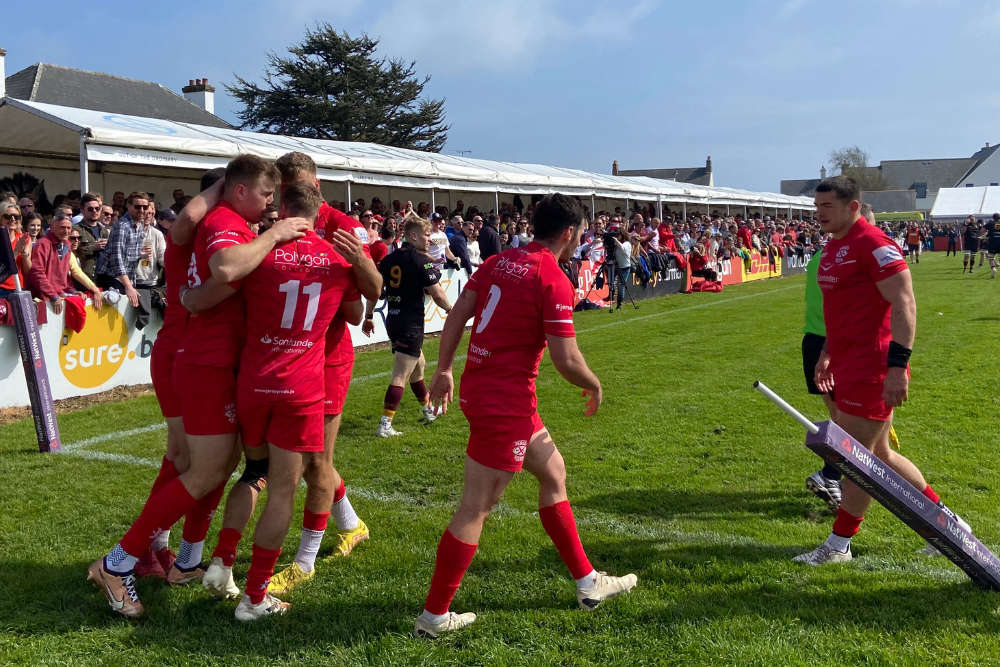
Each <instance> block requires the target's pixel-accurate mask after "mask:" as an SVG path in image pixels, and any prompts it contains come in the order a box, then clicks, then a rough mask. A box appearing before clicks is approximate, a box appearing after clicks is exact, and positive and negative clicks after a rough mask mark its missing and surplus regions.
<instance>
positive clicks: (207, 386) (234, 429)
mask: <svg viewBox="0 0 1000 667" xmlns="http://www.w3.org/2000/svg"><path fill="white" fill-rule="evenodd" d="M174 389H175V391H177V393H178V394H179V395H180V397H181V416H182V417H183V418H184V432H185V433H187V434H188V435H228V434H233V433H238V432H239V427H238V426H237V425H236V373H235V371H234V370H233V369H232V368H225V367H222V366H200V365H194V364H185V363H183V362H182V363H179V364H177V365H175V366H174Z"/></svg>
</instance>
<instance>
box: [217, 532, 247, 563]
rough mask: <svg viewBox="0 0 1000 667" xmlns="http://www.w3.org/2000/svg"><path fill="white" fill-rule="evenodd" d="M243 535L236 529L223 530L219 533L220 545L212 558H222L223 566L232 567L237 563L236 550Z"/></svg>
mask: <svg viewBox="0 0 1000 667" xmlns="http://www.w3.org/2000/svg"><path fill="white" fill-rule="evenodd" d="M241 537H243V533H241V532H240V531H238V530H236V529H235V528H223V529H222V530H220V531H219V543H218V544H216V545H215V551H213V552H212V558H221V559H222V564H223V565H225V566H226V567H232V566H233V563H235V562H236V548H237V547H238V546H239V545H240V538H241Z"/></svg>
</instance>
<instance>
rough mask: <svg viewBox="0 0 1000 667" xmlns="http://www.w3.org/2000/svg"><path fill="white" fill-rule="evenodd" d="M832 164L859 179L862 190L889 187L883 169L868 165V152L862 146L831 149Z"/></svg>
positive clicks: (842, 171) (844, 173)
mask: <svg viewBox="0 0 1000 667" xmlns="http://www.w3.org/2000/svg"><path fill="white" fill-rule="evenodd" d="M830 164H832V165H833V166H834V168H835V169H837V170H838V171H839V172H840V173H841V174H842V175H844V176H850V177H851V178H853V179H854V180H855V181H857V182H858V185H859V186H861V189H862V190H868V191H872V190H885V189H886V188H887V187H888V183H886V180H885V178H883V177H882V171H881V170H880V169H879V168H878V167H869V166H868V153H867V152H866V151H865V150H864V149H862V148H861V147H860V146H845V147H844V148H839V149H837V150H835V151H831V152H830Z"/></svg>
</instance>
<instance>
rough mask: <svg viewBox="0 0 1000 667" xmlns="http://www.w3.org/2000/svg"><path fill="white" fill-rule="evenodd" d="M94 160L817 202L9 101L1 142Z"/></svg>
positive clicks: (515, 188) (502, 187) (519, 189)
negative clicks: (307, 161)
mask: <svg viewBox="0 0 1000 667" xmlns="http://www.w3.org/2000/svg"><path fill="white" fill-rule="evenodd" d="M80 137H84V139H85V141H86V144H87V155H88V158H89V159H90V160H95V161H103V162H125V163H134V164H146V165H157V166H167V167H179V168H190V169H206V168H210V167H216V166H222V165H224V164H225V163H226V162H228V161H229V160H230V159H231V158H233V157H235V156H237V155H240V154H241V153H253V154H256V155H260V156H262V157H265V158H271V159H274V158H277V157H278V156H280V155H282V154H284V153H287V152H288V151H293V150H295V151H301V152H303V153H306V154H308V155H309V156H310V157H312V158H313V160H315V162H316V165H317V167H318V168H319V177H320V178H321V179H323V180H329V181H347V180H350V181H352V182H356V183H365V184H372V185H383V186H391V187H411V188H430V187H434V188H438V189H443V190H448V189H451V190H474V191H500V192H509V193H518V194H545V193H548V192H556V191H559V192H564V193H566V194H575V195H584V196H586V195H595V196H598V197H612V198H617V199H624V198H626V197H627V198H629V199H637V200H645V201H656V200H657V198H659V197H662V198H663V200H664V201H668V202H670V201H673V202H689V203H702V204H704V203H712V204H727V203H728V204H736V205H744V204H746V205H752V206H762V205H763V206H768V207H776V208H788V207H789V206H792V207H795V208H799V209H809V210H811V209H812V208H813V203H812V199H810V198H808V197H791V196H788V195H781V194H776V193H759V192H750V191H747V190H736V189H732V188H711V187H706V186H699V185H692V184H687V183H675V182H671V181H663V180H659V179H653V178H648V177H642V176H639V177H625V176H610V175H605V174H595V173H590V172H586V171H581V170H578V169H568V168H564V167H553V166H549V165H540V164H527V163H518V162H500V161H494V160H481V159H473V158H465V157H460V156H456V155H444V154H441V153H426V152H422V151H416V150H408V149H404V148H394V147H391V146H382V145H378V144H370V143H362V142H347V141H328V140H321V139H302V138H298V137H287V136H281V135H273V134H261V133H257V132H245V131H241V130H234V129H228V128H218V127H208V126H204V125H194V124H191V123H182V122H177V121H170V120H161V119H155V118H143V117H138V116H128V115H124V114H115V113H106V112H102V111H93V110H89V109H76V108H72V107H63V106H57V105H52V104H44V103H40V102H27V101H23V100H16V99H11V98H4V100H3V103H2V104H0V147H5V148H10V149H16V150H21V151H29V152H38V153H43V154H61V155H64V156H77V155H78V154H79V150H80Z"/></svg>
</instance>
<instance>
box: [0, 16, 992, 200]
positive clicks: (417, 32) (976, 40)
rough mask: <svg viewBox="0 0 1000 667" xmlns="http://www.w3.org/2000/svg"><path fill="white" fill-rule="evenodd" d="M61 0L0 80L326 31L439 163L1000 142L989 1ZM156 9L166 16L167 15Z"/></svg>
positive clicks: (788, 160) (814, 166) (168, 82)
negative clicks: (431, 128)
mask: <svg viewBox="0 0 1000 667" xmlns="http://www.w3.org/2000/svg"><path fill="white" fill-rule="evenodd" d="M138 7H139V6H138V5H136V4H135V3H131V2H121V1H119V0H109V1H107V2H100V3H94V4H93V5H90V6H89V7H88V8H87V9H86V13H85V15H82V16H81V15H79V12H80V9H81V5H80V4H79V3H75V2H74V3H70V2H64V1H63V0H54V1H51V2H48V3H46V5H45V11H44V13H43V14H39V13H38V6H37V5H32V4H31V3H24V2H22V3H16V4H14V5H13V6H11V7H7V8H6V9H5V19H6V20H5V22H4V23H5V26H6V28H7V30H5V31H4V33H3V36H2V37H0V47H4V48H6V49H7V51H8V56H7V73H8V74H11V73H13V72H15V71H17V70H19V69H21V68H23V67H26V66H28V65H30V64H32V63H35V62H39V61H42V62H49V63H55V64H60V65H67V66H72V67H79V68H81V69H89V70H98V71H103V72H108V73H112V74H117V75H120V76H128V77H135V78H139V79H146V80H151V81H156V82H158V83H161V84H163V85H164V86H166V87H168V88H171V89H173V90H177V91H179V89H180V88H181V87H182V86H183V85H185V84H186V83H187V80H188V79H192V78H200V77H208V78H209V80H210V81H211V82H213V83H214V84H216V86H217V89H218V92H217V93H216V113H218V114H219V115H220V116H222V117H223V118H226V119H227V120H230V121H235V120H236V115H235V111H236V106H235V105H234V103H233V101H232V100H231V99H230V98H229V97H228V96H227V95H226V93H225V91H224V89H223V88H222V86H221V85H219V84H220V83H226V82H232V81H233V75H234V73H235V74H239V75H241V76H244V77H248V78H256V77H259V75H260V73H261V72H262V71H263V66H264V63H265V58H266V54H267V52H268V51H276V52H279V53H284V52H285V50H286V48H287V47H288V46H289V45H290V44H292V43H294V42H296V41H298V40H299V39H300V38H301V36H302V34H303V31H304V29H305V27H306V26H311V25H314V24H315V23H316V22H320V21H328V22H330V23H331V24H332V25H334V26H335V27H337V28H338V29H343V30H347V31H348V32H349V33H351V34H360V33H362V32H367V33H368V34H369V35H371V36H373V37H378V38H380V39H381V40H382V43H381V47H380V48H381V49H382V51H383V53H384V54H385V55H389V56H394V57H402V58H405V59H412V60H416V62H417V71H418V72H419V73H421V74H430V75H431V76H432V80H431V82H430V84H429V86H428V88H427V89H426V92H427V93H428V94H429V95H430V96H432V97H444V98H446V105H445V109H446V112H447V121H448V123H449V124H450V125H451V130H450V132H449V139H448V144H447V146H446V148H445V152H446V153H457V152H459V151H471V153H470V155H471V156H472V157H481V158H490V159H501V160H514V161H520V162H540V163H546V164H554V165H560V166H568V167H575V168H580V169H588V170H591V171H599V172H608V171H609V170H610V167H611V161H612V160H613V159H617V160H618V161H619V164H620V165H621V166H622V168H623V169H638V168H654V167H685V166H697V165H700V164H703V163H704V160H705V156H706V155H708V154H711V156H712V162H713V166H714V168H715V179H716V184H717V185H724V186H730V187H744V188H750V189H754V190H768V191H777V190H778V187H779V181H780V179H782V178H809V177H814V176H818V172H819V168H820V165H821V164H823V163H824V161H826V159H827V157H828V155H829V153H830V151H831V150H832V149H834V148H839V147H842V146H846V145H853V144H858V145H860V146H861V147H862V148H864V149H865V150H867V151H868V153H869V154H870V155H871V157H872V159H873V161H874V162H876V163H877V161H878V160H881V159H905V158H920V157H961V156H968V155H971V154H972V153H973V152H974V151H975V150H977V149H978V148H979V147H981V146H982V145H983V144H984V142H987V141H988V142H990V143H991V144H992V143H995V142H997V141H1000V126H998V123H997V118H998V113H997V112H998V111H1000V89H998V87H997V85H996V84H997V78H998V74H997V72H996V67H995V64H996V63H997V62H998V61H1000V57H998V56H1000V40H997V38H996V36H997V34H1000V3H995V2H986V1H982V0H961V1H960V0H847V1H842V2H836V3H834V2H824V1H821V0H746V1H745V2H736V1H729V2H721V1H713V0H707V1H706V0H702V1H701V2H691V1H687V2H669V1H666V0H661V1H656V0H620V2H618V3H597V2H588V1H586V0H577V1H576V2H569V1H562V0H509V1H506V0H495V1H492V2H466V1H453V2H445V1H442V0H388V1H381V2H380V1H374V0H373V1H370V2H361V1H360V0H336V1H334V2H329V1H325V0H281V1H280V2H268V3H264V2H258V1H257V0H246V1H244V2H236V1H233V0H222V1H221V2H210V1H205V0H201V1H200V2H194V1H192V0H173V1H172V2H170V3H166V4H163V5H158V6H157V8H156V9H155V10H154V11H149V12H147V11H145V10H140V9H138ZM168 7H169V14H168V13H166V12H167V11H168V10H167V8H168Z"/></svg>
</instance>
